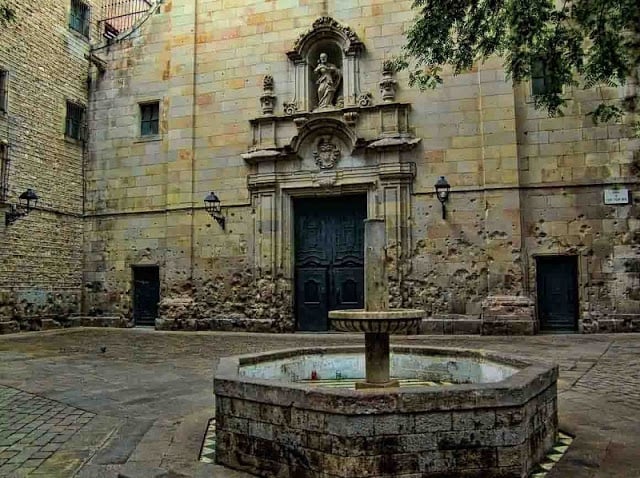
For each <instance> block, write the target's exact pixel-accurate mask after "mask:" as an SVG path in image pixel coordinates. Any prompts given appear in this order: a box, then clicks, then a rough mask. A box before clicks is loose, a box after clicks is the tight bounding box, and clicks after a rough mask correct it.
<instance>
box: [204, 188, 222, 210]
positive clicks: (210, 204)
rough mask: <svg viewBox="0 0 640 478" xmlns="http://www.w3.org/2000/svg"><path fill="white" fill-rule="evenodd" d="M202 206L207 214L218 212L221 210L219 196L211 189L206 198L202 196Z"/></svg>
mask: <svg viewBox="0 0 640 478" xmlns="http://www.w3.org/2000/svg"><path fill="white" fill-rule="evenodd" d="M204 208H205V210H206V211H207V212H208V213H209V214H218V213H220V211H221V207H220V198H218V196H216V193H214V192H213V191H211V192H210V193H209V194H208V195H207V197H206V198H204Z"/></svg>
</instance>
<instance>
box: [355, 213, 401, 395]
mask: <svg viewBox="0 0 640 478" xmlns="http://www.w3.org/2000/svg"><path fill="white" fill-rule="evenodd" d="M385 248H386V234H385V221H384V219H368V220H366V221H365V222H364V271H365V272H364V280H365V289H364V304H365V311H366V312H373V313H374V314H372V315H375V312H381V311H386V310H389V293H388V286H387V273H386V267H385V263H386V253H385ZM374 328H375V327H374ZM364 341H365V371H366V379H365V382H364V383H357V384H356V388H384V387H397V386H398V382H397V381H396V380H394V381H391V379H390V373H389V370H390V359H389V334H388V333H386V332H367V333H365V335H364Z"/></svg>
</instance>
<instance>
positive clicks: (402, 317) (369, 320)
mask: <svg viewBox="0 0 640 478" xmlns="http://www.w3.org/2000/svg"><path fill="white" fill-rule="evenodd" d="M423 316H424V311H423V310H419V309H388V310H381V311H371V310H364V309H348V310H332V311H330V312H329V320H330V322H331V329H333V330H337V331H340V332H364V333H376V334H381V333H386V334H402V333H408V332H409V333H410V332H414V333H417V332H418V331H419V330H420V323H421V322H422V317H423Z"/></svg>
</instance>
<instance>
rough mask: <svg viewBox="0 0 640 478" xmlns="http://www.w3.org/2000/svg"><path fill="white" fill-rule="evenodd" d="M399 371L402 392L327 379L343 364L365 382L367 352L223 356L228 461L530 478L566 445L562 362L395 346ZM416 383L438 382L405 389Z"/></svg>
mask: <svg viewBox="0 0 640 478" xmlns="http://www.w3.org/2000/svg"><path fill="white" fill-rule="evenodd" d="M390 366H391V375H392V377H394V378H396V377H397V378H399V379H400V382H401V386H400V387H395V388H389V389H364V390H357V389H354V388H349V389H345V388H333V387H332V386H330V384H326V385H325V384H322V383H321V382H322V379H323V378H325V377H334V378H335V376H336V375H337V374H336V373H335V372H340V370H339V369H340V368H341V367H342V369H341V370H342V371H344V372H345V373H344V374H342V373H341V374H340V375H341V376H342V378H349V379H360V378H362V377H363V376H364V347H355V346H351V347H318V348H300V349H291V350H283V351H276V352H268V353H261V354H253V355H243V356H235V357H228V358H223V359H221V361H220V363H219V365H218V369H217V371H216V373H215V377H214V394H215V405H216V438H217V455H216V460H217V462H218V463H220V464H222V465H225V466H228V467H231V468H235V469H240V470H244V471H247V472H250V473H253V474H256V475H258V476H265V477H284V476H291V477H296V478H338V477H342V478H351V477H353V478H356V477H357V478H363V477H370V478H381V477H407V478H410V477H411V478H413V477H416V476H420V477H442V476H451V477H453V476H464V477H467V478H468V477H484V478H491V477H502V478H504V477H518V478H524V477H526V476H528V474H529V473H530V472H531V470H532V469H533V467H534V466H535V464H536V463H538V462H539V461H540V460H541V459H542V457H543V456H544V454H545V452H546V451H547V450H548V449H549V448H550V447H551V446H552V445H553V443H554V440H555V438H556V435H557V423H558V422H557V397H556V382H557V377H558V370H557V367H556V366H554V365H550V364H546V363H537V362H534V361H531V360H529V359H523V358H518V357H513V356H506V355H498V354H493V353H490V352H486V351H473V350H461V349H447V348H434V347H420V346H394V347H392V349H391V359H390ZM347 371H348V372H347ZM345 375H348V377H345ZM314 376H315V377H316V378H319V379H320V380H313V378H314ZM416 376H417V377H419V378H421V379H424V380H427V379H430V378H431V379H432V381H431V382H430V383H432V385H431V386H426V385H424V384H423V385H420V386H417V385H415V384H408V385H407V386H402V385H403V379H405V378H410V377H416ZM332 385H335V383H333V384H332Z"/></svg>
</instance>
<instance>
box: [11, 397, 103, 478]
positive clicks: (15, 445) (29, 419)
mask: <svg viewBox="0 0 640 478" xmlns="http://www.w3.org/2000/svg"><path fill="white" fill-rule="evenodd" d="M94 417H95V414H94V413H91V412H87V411H85V410H81V409H78V408H75V407H71V406H68V405H65V404H63V403H60V402H57V401H55V400H50V399H47V398H44V397H40V396H38V395H34V394H31V393H27V392H24V391H21V390H17V389H15V388H11V387H6V386H0V476H8V475H11V474H14V475H19V474H25V475H26V474H29V473H31V472H35V471H37V470H38V469H39V468H40V467H41V466H43V465H44V464H45V463H47V462H48V461H49V460H50V459H51V458H52V457H53V456H54V455H55V454H56V452H58V451H59V450H60V449H61V448H62V446H63V444H64V443H66V442H68V441H69V440H70V439H71V437H72V436H73V435H74V434H76V433H77V432H78V431H79V430H81V429H82V428H83V427H85V426H86V425H87V424H88V423H89V422H91V420H93V418H94Z"/></svg>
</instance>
